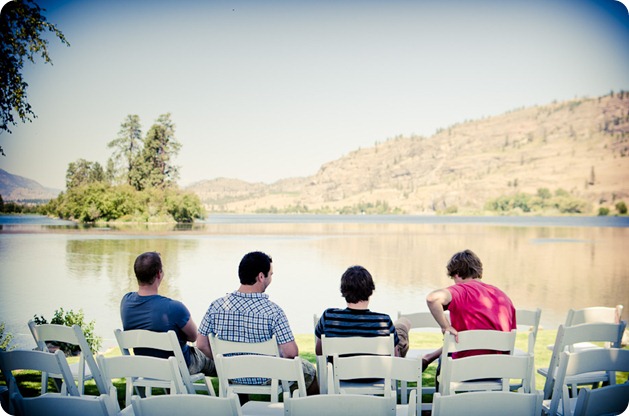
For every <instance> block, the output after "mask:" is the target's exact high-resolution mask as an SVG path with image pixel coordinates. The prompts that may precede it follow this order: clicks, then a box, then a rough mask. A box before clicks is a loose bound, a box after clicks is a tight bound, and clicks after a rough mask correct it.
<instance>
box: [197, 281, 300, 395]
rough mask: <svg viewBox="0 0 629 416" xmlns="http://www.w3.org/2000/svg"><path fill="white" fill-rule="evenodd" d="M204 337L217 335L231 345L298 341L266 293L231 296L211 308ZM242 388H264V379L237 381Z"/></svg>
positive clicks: (203, 325) (202, 327)
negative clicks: (251, 386)
mask: <svg viewBox="0 0 629 416" xmlns="http://www.w3.org/2000/svg"><path fill="white" fill-rule="evenodd" d="M199 333H200V334H202V335H206V336H208V335H210V334H215V335H216V336H217V337H218V338H219V339H223V340H227V341H232V342H264V341H268V340H269V339H271V337H272V336H273V335H275V338H276V340H277V343H278V344H285V343H287V342H290V341H293V340H294V339H295V337H294V336H293V333H292V331H291V329H290V326H289V324H288V319H287V318H286V314H285V313H284V311H283V310H282V308H280V307H279V306H277V305H276V304H275V303H273V302H271V301H270V300H269V296H268V295H267V294H265V293H241V292H238V291H235V292H232V293H228V294H227V295H225V296H224V297H222V298H219V299H217V300H215V301H214V302H212V303H211V304H210V307H209V308H208V310H207V312H206V313H205V316H204V317H203V320H202V321H201V325H199ZM234 381H235V382H237V383H240V384H264V383H265V382H266V381H267V379H264V378H242V379H237V380H234Z"/></svg>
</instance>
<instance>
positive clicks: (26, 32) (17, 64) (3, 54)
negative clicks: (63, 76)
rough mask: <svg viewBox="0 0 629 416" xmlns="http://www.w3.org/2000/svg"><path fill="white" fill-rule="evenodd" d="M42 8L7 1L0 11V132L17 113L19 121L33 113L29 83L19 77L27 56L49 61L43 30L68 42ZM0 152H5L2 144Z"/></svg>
mask: <svg viewBox="0 0 629 416" xmlns="http://www.w3.org/2000/svg"><path fill="white" fill-rule="evenodd" d="M43 11H44V10H43V9H41V8H40V7H39V6H38V5H37V4H35V3H34V2H33V1H31V0H14V1H10V2H8V3H6V4H5V5H4V7H3V8H2V13H1V14H0V88H2V94H0V97H1V98H0V132H3V131H4V132H8V133H11V130H10V129H9V125H16V124H17V121H16V120H15V118H14V113H16V115H17V117H18V118H19V120H21V121H22V122H26V121H32V118H33V117H36V116H35V113H34V112H33V110H32V108H31V105H30V104H29V103H28V101H27V95H26V89H27V88H28V84H27V83H26V82H25V81H24V78H23V77H22V70H23V69H24V63H25V61H26V60H28V61H30V62H33V63H34V62H35V57H36V56H38V55H39V56H40V57H41V58H42V59H43V60H44V62H45V63H51V64H52V60H51V59H50V56H49V55H48V40H46V39H45V38H44V36H43V35H44V33H45V32H52V33H53V34H54V35H55V36H56V37H57V38H59V40H60V41H61V42H62V43H65V44H66V45H68V46H70V44H69V43H68V41H67V40H66V38H65V36H64V35H63V33H61V31H60V30H59V29H57V27H56V26H55V25H54V24H52V23H49V22H47V21H46V18H45V17H44V15H42V12H43ZM0 154H2V155H4V152H3V150H2V147H0Z"/></svg>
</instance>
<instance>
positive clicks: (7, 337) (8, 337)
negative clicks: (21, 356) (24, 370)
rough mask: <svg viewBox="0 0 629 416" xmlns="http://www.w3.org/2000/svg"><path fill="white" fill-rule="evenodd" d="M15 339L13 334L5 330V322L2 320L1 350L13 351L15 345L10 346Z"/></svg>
mask: <svg viewBox="0 0 629 416" xmlns="http://www.w3.org/2000/svg"><path fill="white" fill-rule="evenodd" d="M11 341H13V334H11V333H10V332H7V333H5V332H4V322H0V351H11V350H12V349H14V348H15V347H14V346H9V345H10V344H11Z"/></svg>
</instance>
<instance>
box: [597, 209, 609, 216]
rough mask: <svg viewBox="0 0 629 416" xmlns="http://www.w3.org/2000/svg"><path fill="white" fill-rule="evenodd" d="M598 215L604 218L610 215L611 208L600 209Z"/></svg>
mask: <svg viewBox="0 0 629 416" xmlns="http://www.w3.org/2000/svg"><path fill="white" fill-rule="evenodd" d="M598 215H599V217H604V216H607V215H609V208H606V207H600V208H599V209H598Z"/></svg>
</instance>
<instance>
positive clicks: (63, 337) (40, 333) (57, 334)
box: [28, 320, 107, 394]
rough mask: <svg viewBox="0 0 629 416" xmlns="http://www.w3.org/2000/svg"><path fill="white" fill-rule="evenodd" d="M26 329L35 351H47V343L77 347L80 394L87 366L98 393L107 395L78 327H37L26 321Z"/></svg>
mask: <svg viewBox="0 0 629 416" xmlns="http://www.w3.org/2000/svg"><path fill="white" fill-rule="evenodd" d="M28 328H29V329H30V331H31V334H32V335H33V338H34V339H35V343H36V344H37V349H38V350H39V351H46V352H48V351H49V350H48V347H47V342H48V341H57V342H64V343H67V344H72V345H77V346H78V347H79V348H80V350H81V355H80V358H79V368H78V374H77V376H78V378H77V380H78V382H79V391H80V393H82V392H83V385H84V383H85V379H86V373H85V365H86V364H87V366H88V368H89V370H90V372H91V378H92V379H93V380H94V382H95V383H96V387H97V388H98V391H99V392H100V393H101V394H107V387H106V383H105V380H104V379H103V376H102V374H101V371H100V369H99V368H98V365H97V364H96V360H95V359H94V355H93V353H92V350H91V349H90V347H89V344H88V343H87V340H86V339H85V335H84V334H83V330H82V329H81V327H80V326H78V325H72V326H71V327H69V326H65V325H56V324H42V325H37V324H36V323H35V322H34V321H33V320H30V321H28ZM44 382H47V381H44Z"/></svg>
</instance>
